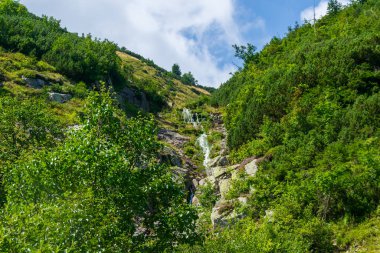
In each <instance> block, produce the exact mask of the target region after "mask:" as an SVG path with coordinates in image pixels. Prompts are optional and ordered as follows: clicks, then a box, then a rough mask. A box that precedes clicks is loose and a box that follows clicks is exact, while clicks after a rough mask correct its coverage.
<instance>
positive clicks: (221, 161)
mask: <svg viewBox="0 0 380 253" xmlns="http://www.w3.org/2000/svg"><path fill="white" fill-rule="evenodd" d="M228 164H229V161H228V158H227V156H217V157H215V158H214V159H212V160H211V161H210V162H209V163H208V167H216V166H227V165H228Z"/></svg>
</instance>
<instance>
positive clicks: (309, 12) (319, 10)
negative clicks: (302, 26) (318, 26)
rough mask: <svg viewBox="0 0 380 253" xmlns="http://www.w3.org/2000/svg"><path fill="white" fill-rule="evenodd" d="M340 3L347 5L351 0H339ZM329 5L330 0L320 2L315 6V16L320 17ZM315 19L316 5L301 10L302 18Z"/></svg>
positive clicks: (324, 13)
mask: <svg viewBox="0 0 380 253" xmlns="http://www.w3.org/2000/svg"><path fill="white" fill-rule="evenodd" d="M338 2H339V3H341V4H343V5H347V4H348V3H349V2H350V1H349V0H338ZM327 6H328V1H327V0H322V1H320V2H319V4H318V5H317V6H315V18H316V19H320V18H321V17H323V16H324V15H326V13H327ZM313 19H314V7H313V6H310V7H308V8H306V9H305V10H303V11H302V12H301V20H302V21H304V20H308V21H312V20H313Z"/></svg>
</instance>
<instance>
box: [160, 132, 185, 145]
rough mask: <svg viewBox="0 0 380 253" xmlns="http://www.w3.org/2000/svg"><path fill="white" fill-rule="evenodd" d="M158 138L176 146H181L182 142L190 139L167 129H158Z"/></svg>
mask: <svg viewBox="0 0 380 253" xmlns="http://www.w3.org/2000/svg"><path fill="white" fill-rule="evenodd" d="M158 139H159V140H163V141H165V142H167V143H169V144H172V145H174V146H175V147H177V148H182V147H183V146H184V144H185V143H187V142H188V141H189V140H190V138H189V137H185V136H183V135H180V134H179V133H176V132H174V131H171V130H168V129H160V130H159V131H158Z"/></svg>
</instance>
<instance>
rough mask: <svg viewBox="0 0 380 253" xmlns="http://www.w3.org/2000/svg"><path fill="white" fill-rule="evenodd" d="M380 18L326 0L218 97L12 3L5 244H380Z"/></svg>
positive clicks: (4, 137) (3, 134)
mask: <svg viewBox="0 0 380 253" xmlns="http://www.w3.org/2000/svg"><path fill="white" fill-rule="evenodd" d="M379 17H380V2H379V1H378V0H365V1H363V0H360V1H352V2H351V3H350V4H349V6H347V7H345V8H342V7H341V6H340V5H339V3H338V2H337V1H329V13H328V15H326V16H325V17H323V18H321V19H320V20H318V21H317V22H316V23H315V24H311V23H305V24H303V25H302V26H300V25H298V24H297V25H296V26H295V27H294V28H292V27H290V28H289V33H288V34H287V35H286V36H285V37H284V38H281V39H280V38H273V39H272V40H271V42H270V43H268V44H267V45H266V46H265V47H264V49H263V50H262V51H261V52H258V53H255V52H254V50H253V49H254V48H253V47H252V45H248V46H246V47H245V46H240V47H239V46H236V47H235V48H236V55H237V56H238V57H240V58H242V59H243V60H244V66H243V68H241V69H240V70H239V71H237V72H236V73H235V74H234V75H233V76H232V78H231V79H230V80H228V81H227V82H226V83H225V84H223V85H222V86H221V87H220V88H219V89H218V90H216V91H215V92H213V93H212V94H210V93H209V92H211V91H213V90H212V89H211V88H210V89H207V88H206V89H204V88H202V87H201V86H197V85H185V84H184V83H183V82H181V80H178V79H181V78H180V77H179V76H178V75H175V74H173V73H171V72H168V71H166V70H165V69H163V68H161V67H159V66H157V65H156V64H155V63H154V62H153V61H152V60H149V59H145V58H144V57H142V56H140V55H138V54H135V53H133V52H130V51H128V50H127V49H126V48H124V47H122V48H120V47H119V46H117V45H116V44H114V43H112V42H110V41H108V40H103V41H102V40H99V39H96V38H92V36H91V35H86V36H85V35H82V36H78V34H74V33H70V32H69V31H67V30H66V29H65V28H62V27H61V26H60V22H59V21H58V20H55V19H54V18H49V17H45V16H43V17H37V16H35V15H34V14H32V13H29V12H28V10H27V9H26V8H25V7H24V6H23V5H21V4H19V3H18V2H17V1H13V0H0V226H1V227H0V251H1V252H61V251H62V252H63V251H64V252H228V253H230V252H379V251H380V248H379V245H380V231H379V227H380V206H379V203H380V184H379V182H380V131H379V127H380V94H379V92H380V33H379V31H380V19H379ZM173 72H174V71H173Z"/></svg>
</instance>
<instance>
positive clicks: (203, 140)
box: [197, 133, 211, 175]
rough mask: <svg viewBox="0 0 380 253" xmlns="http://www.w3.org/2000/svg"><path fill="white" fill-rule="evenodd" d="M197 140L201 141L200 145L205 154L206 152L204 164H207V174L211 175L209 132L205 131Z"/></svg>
mask: <svg viewBox="0 0 380 253" xmlns="http://www.w3.org/2000/svg"><path fill="white" fill-rule="evenodd" d="M197 141H198V143H199V146H201V148H202V151H203V154H204V159H203V166H205V168H206V173H207V175H209V171H208V163H209V161H210V151H211V147H210V144H209V143H208V140H207V134H205V133H203V134H202V135H201V136H199V137H198V139H197Z"/></svg>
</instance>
